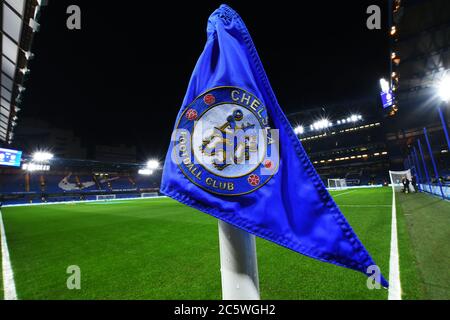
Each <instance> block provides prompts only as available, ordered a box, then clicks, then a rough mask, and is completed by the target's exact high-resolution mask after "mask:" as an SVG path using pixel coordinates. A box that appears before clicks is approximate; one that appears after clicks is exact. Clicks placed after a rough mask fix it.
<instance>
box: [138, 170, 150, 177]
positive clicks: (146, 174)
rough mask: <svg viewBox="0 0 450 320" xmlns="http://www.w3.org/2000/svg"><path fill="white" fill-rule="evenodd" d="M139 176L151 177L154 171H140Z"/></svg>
mask: <svg viewBox="0 0 450 320" xmlns="http://www.w3.org/2000/svg"><path fill="white" fill-rule="evenodd" d="M138 173H139V174H142V175H144V176H149V175H151V174H152V173H153V170H150V169H139V171H138Z"/></svg>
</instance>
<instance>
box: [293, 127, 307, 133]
mask: <svg viewBox="0 0 450 320" xmlns="http://www.w3.org/2000/svg"><path fill="white" fill-rule="evenodd" d="M294 132H295V134H303V132H305V129H304V128H303V126H297V127H296V128H295V129H294Z"/></svg>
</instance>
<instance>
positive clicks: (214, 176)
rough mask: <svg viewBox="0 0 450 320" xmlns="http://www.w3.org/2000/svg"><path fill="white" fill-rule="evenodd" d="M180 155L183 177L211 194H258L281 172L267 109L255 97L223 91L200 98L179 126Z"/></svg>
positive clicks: (176, 145) (176, 146)
mask: <svg viewBox="0 0 450 320" xmlns="http://www.w3.org/2000/svg"><path fill="white" fill-rule="evenodd" d="M176 128H177V130H176V137H175V141H174V154H175V159H176V161H177V164H178V166H179V167H180V169H181V171H182V172H183V174H184V175H185V176H186V177H187V178H188V179H189V180H190V181H191V182H192V183H194V184H196V185H197V186H199V187H201V188H203V189H204V190H207V191H209V192H211V193H215V194H220V195H227V196H232V195H241V194H247V193H250V192H253V191H255V190H257V189H258V188H260V187H262V186H263V185H264V184H266V183H267V182H268V181H269V180H270V178H271V177H272V176H273V174H274V173H275V170H276V168H277V165H276V164H275V163H274V161H273V160H270V159H268V157H269V155H270V151H269V150H270V146H269V145H270V141H271V137H270V131H269V130H268V129H270V127H269V119H268V116H267V110H266V108H265V106H264V105H263V103H262V101H261V100H259V99H258V98H257V97H256V96H254V95H253V94H251V93H249V92H247V91H245V90H243V89H240V88H237V87H217V88H214V89H211V90H209V91H208V92H206V93H204V94H202V95H200V96H199V97H197V98H196V99H195V100H194V101H193V102H192V103H191V104H190V105H189V106H188V107H186V109H185V111H184V114H183V115H182V116H181V117H180V119H179V122H178V123H177V126H176Z"/></svg>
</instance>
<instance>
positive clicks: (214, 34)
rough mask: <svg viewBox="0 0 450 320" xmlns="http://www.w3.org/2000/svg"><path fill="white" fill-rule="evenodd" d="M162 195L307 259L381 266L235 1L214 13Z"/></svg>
mask: <svg viewBox="0 0 450 320" xmlns="http://www.w3.org/2000/svg"><path fill="white" fill-rule="evenodd" d="M161 192H162V193H163V194H165V195H167V196H169V197H171V198H173V199H175V200H177V201H179V202H181V203H184V204H186V205H188V206H191V207H193V208H195V209H198V210H200V211H203V212H205V213H207V214H210V215H212V216H214V217H216V218H218V219H221V220H223V221H225V222H227V223H229V224H232V225H234V226H236V227H238V228H240V229H243V230H245V231H247V232H249V233H252V234H254V235H256V236H258V237H261V238H264V239H266V240H269V241H272V242H275V243H277V244H279V245H281V246H284V247H286V248H289V249H291V250H293V251H296V252H298V253H301V254H303V255H305V256H308V257H311V258H314V259H317V260H320V261H324V262H329V263H333V264H335V265H338V266H342V267H346V268H350V269H354V270H357V271H361V272H363V273H364V274H366V275H367V272H368V268H369V266H375V262H374V261H373V260H372V258H371V257H370V255H369V253H368V252H367V251H366V249H365V248H364V246H363V245H362V243H361V242H360V240H359V239H358V237H357V236H356V234H355V233H354V232H353V230H352V228H351V227H350V225H349V224H348V222H347V220H346V219H345V217H344V216H343V215H342V213H341V212H340V210H339V208H338V207H337V205H336V204H335V202H334V201H333V199H332V198H331V196H330V194H329V193H328V191H327V190H326V188H325V187H324V185H323V183H322V181H321V179H320V177H319V176H318V174H317V173H316V171H315V169H314V167H313V165H312V164H311V162H310V160H309V158H308V156H307V155H306V153H305V151H304V149H303V147H302V145H301V143H300V141H299V140H298V138H297V136H296V135H295V133H294V131H293V129H292V127H291V125H290V123H289V121H288V120H287V118H286V116H285V115H284V113H283V111H282V110H281V108H280V106H279V105H278V102H277V99H276V98H275V94H274V92H273V91H272V88H271V86H270V84H269V80H268V78H267V75H266V73H265V71H264V69H263V66H262V63H261V61H260V59H259V57H258V54H257V52H256V49H255V47H254V44H253V41H252V39H251V37H250V34H249V32H248V30H247V28H246V26H245V24H244V22H243V21H242V19H241V18H240V17H239V15H238V14H237V13H236V12H235V11H234V10H232V9H231V8H230V7H228V6H226V5H221V6H220V8H219V9H217V10H216V11H214V12H213V14H212V15H211V16H210V17H209V21H208V27H207V41H206V45H205V48H204V50H203V53H202V54H201V56H200V58H199V60H198V62H197V65H196V66H195V69H194V72H193V73H192V77H191V80H190V82H189V87H188V89H187V92H186V95H185V97H184V101H183V104H182V107H181V110H180V111H179V113H178V117H177V120H176V124H175V128H174V132H173V134H172V139H171V143H170V147H169V150H168V153H167V156H166V160H165V164H164V171H163V177H162V183H161ZM372 268H373V267H372ZM379 281H380V283H381V284H382V285H383V286H384V287H387V286H388V283H387V281H386V280H385V279H384V278H383V276H380V278H379Z"/></svg>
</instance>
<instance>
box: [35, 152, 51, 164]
mask: <svg viewBox="0 0 450 320" xmlns="http://www.w3.org/2000/svg"><path fill="white" fill-rule="evenodd" d="M51 159H53V154H51V153H50V152H45V151H37V152H35V153H33V161H36V162H44V161H49V160H51Z"/></svg>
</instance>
